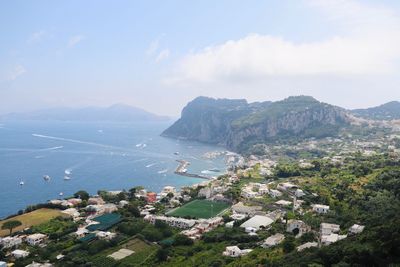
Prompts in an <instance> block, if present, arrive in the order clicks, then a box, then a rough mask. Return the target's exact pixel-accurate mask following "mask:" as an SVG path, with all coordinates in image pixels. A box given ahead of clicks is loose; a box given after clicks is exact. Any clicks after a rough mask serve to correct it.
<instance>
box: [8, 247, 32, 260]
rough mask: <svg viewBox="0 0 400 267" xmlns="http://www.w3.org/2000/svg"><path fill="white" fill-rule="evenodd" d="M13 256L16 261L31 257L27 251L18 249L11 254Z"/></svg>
mask: <svg viewBox="0 0 400 267" xmlns="http://www.w3.org/2000/svg"><path fill="white" fill-rule="evenodd" d="M11 255H12V256H13V257H14V258H16V259H20V258H25V257H28V256H29V252H28V251H26V250H21V249H16V250H14V251H12V252H11Z"/></svg>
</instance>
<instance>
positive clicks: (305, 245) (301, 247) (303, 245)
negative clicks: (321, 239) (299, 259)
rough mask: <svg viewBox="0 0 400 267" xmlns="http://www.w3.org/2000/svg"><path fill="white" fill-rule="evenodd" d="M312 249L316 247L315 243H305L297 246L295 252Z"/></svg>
mask: <svg viewBox="0 0 400 267" xmlns="http://www.w3.org/2000/svg"><path fill="white" fill-rule="evenodd" d="M312 247H318V243H317V242H307V243H304V244H302V245H300V246H298V247H297V248H296V250H297V251H302V250H304V249H306V248H312Z"/></svg>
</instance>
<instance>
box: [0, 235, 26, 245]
mask: <svg viewBox="0 0 400 267" xmlns="http://www.w3.org/2000/svg"><path fill="white" fill-rule="evenodd" d="M21 243H22V238H20V237H18V236H8V237H4V238H2V239H0V245H2V246H3V248H12V247H14V246H18V245H19V244H21Z"/></svg>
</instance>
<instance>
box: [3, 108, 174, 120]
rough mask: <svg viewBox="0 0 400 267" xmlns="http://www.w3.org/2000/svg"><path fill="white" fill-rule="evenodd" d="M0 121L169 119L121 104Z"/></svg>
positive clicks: (14, 116) (6, 117)
mask: <svg viewBox="0 0 400 267" xmlns="http://www.w3.org/2000/svg"><path fill="white" fill-rule="evenodd" d="M0 120H49V121H51V120H52V121H85V122H89V121H109V122H137V121H140V122H144V121H149V122H151V121H168V120H171V118H169V117H167V116H160V115H156V114H153V113H151V112H148V111H145V110H143V109H140V108H137V107H132V106H128V105H123V104H115V105H112V106H110V107H85V108H66V107H60V108H49V109H42V110H37V111H32V112H23V113H9V114H5V115H0Z"/></svg>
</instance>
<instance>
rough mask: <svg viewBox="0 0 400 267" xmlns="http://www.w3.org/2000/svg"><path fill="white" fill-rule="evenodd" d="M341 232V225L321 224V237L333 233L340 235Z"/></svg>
mask: <svg viewBox="0 0 400 267" xmlns="http://www.w3.org/2000/svg"><path fill="white" fill-rule="evenodd" d="M339 231H340V225H338V224H333V223H321V226H320V232H321V235H322V236H324V235H330V234H332V233H338V232H339Z"/></svg>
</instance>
